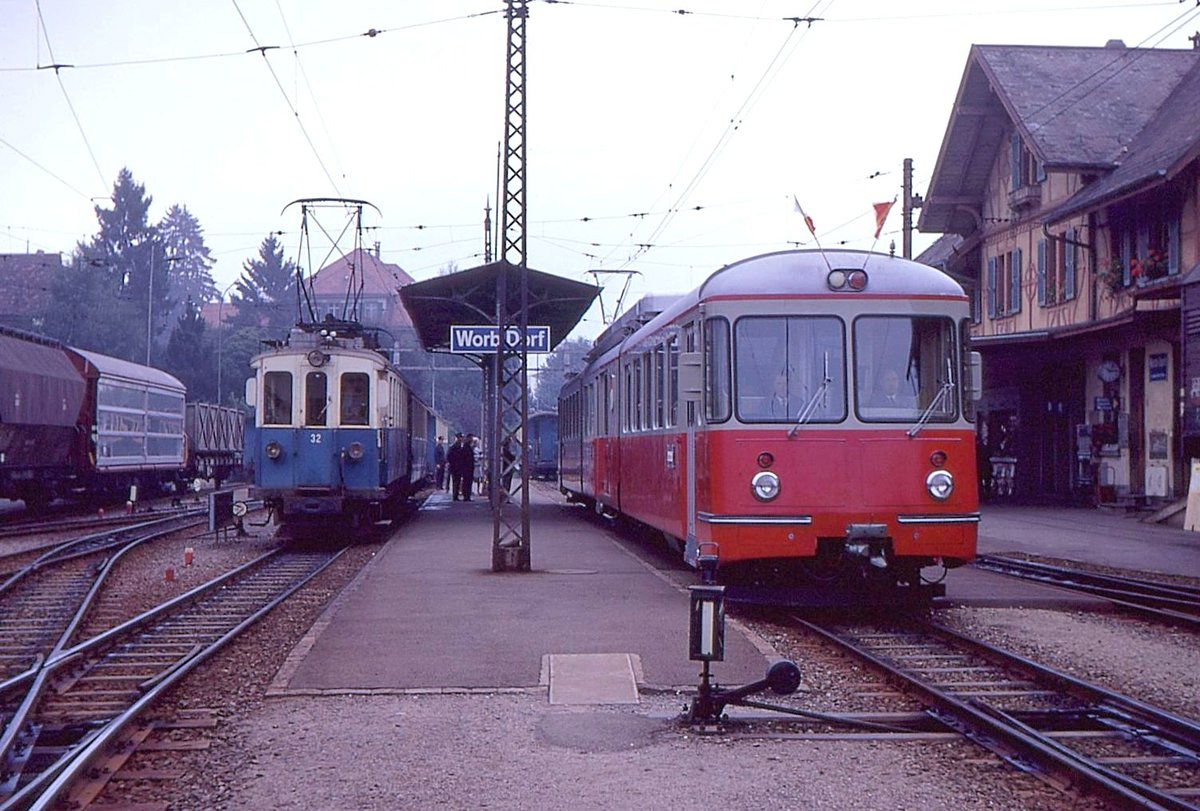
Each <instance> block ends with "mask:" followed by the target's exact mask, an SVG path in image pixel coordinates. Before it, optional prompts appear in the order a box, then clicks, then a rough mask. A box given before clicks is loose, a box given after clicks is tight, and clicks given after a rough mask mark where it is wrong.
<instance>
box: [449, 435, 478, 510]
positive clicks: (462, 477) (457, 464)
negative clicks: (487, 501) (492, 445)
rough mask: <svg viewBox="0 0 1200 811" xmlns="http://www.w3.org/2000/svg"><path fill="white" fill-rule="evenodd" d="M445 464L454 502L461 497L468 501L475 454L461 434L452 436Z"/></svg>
mask: <svg viewBox="0 0 1200 811" xmlns="http://www.w3.org/2000/svg"><path fill="white" fill-rule="evenodd" d="M446 464H447V466H448V467H449V468H450V486H451V488H452V489H453V492H454V500H455V501H458V499H459V496H462V500H463V501H470V500H471V480H472V479H473V478H475V454H474V453H473V452H472V451H471V446H470V445H469V444H467V441H466V439H465V438H464V437H463V435H462V434H461V433H460V434H455V435H454V444H453V445H451V446H450V450H448V451H446Z"/></svg>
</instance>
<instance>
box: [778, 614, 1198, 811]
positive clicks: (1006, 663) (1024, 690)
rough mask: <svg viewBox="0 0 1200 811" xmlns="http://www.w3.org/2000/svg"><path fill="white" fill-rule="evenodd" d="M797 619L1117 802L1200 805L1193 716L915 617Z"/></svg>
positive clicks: (987, 742) (998, 750)
mask: <svg viewBox="0 0 1200 811" xmlns="http://www.w3.org/2000/svg"><path fill="white" fill-rule="evenodd" d="M795 619H796V621H797V622H799V623H800V625H802V626H803V627H804V628H806V629H807V630H809V631H811V632H812V633H814V634H816V635H818V636H820V637H822V638H824V639H826V640H828V641H830V642H832V643H834V644H835V645H837V646H838V647H839V648H841V649H842V650H844V651H847V652H849V653H851V654H852V655H854V656H855V657H857V658H860V659H862V660H864V661H866V662H868V663H870V664H871V665H873V666H874V667H876V668H879V669H881V670H883V671H885V672H886V674H887V675H888V677H889V678H890V679H892V680H893V681H896V682H899V683H901V684H902V685H903V686H904V687H905V688H906V690H908V691H910V692H913V693H915V694H917V695H918V696H919V697H920V699H921V701H922V702H924V703H925V704H926V706H927V707H928V708H929V712H930V714H931V715H933V716H934V717H936V718H937V719H938V720H939V721H940V722H941V723H942V724H943V725H944V726H945V727H947V728H950V729H953V730H955V731H957V732H959V733H960V734H962V735H965V736H966V737H968V738H970V739H971V740H973V741H975V742H977V743H979V744H981V745H982V746H984V747H986V748H988V749H989V750H991V751H992V752H994V753H995V754H996V755H998V756H999V757H1001V758H1002V759H1004V760H1005V761H1007V762H1008V763H1010V764H1012V765H1014V766H1015V767H1017V768H1018V769H1021V770H1022V771H1027V772H1033V773H1035V774H1037V775H1038V776H1040V777H1043V778H1044V779H1047V780H1049V781H1050V782H1052V783H1054V784H1055V785H1058V786H1060V787H1067V786H1070V787H1074V788H1077V789H1079V790H1081V791H1083V792H1086V793H1088V794H1093V795H1096V796H1100V797H1103V798H1104V799H1105V800H1107V801H1108V802H1110V803H1112V804H1114V805H1115V806H1117V807H1132V808H1148V809H1175V810H1176V811H1180V810H1181V809H1191V810H1192V811H1195V809H1197V808H1200V804H1198V803H1200V723H1197V722H1196V721H1194V720H1192V719H1189V718H1184V717H1181V716H1178V715H1175V714H1172V713H1169V712H1166V711H1164V710H1161V709H1158V708H1155V707H1153V706H1150V705H1148V704H1145V703H1143V702H1140V701H1137V700H1136V699H1132V698H1129V697H1127V696H1123V695H1121V694H1119V693H1115V692H1112V691H1110V690H1106V689H1104V688H1101V687H1097V686H1095V685H1092V684H1088V683H1086V682H1084V681H1081V680H1079V679H1076V678H1074V677H1072V676H1070V675H1068V674H1065V673H1062V672H1060V671H1057V670H1053V669H1051V668H1048V667H1045V666H1043V665H1039V664H1037V663H1035V662H1033V661H1030V660H1028V659H1025V658H1023V657H1020V656H1017V655H1016V654H1013V653H1010V652H1007V651H1004V650H1002V649H1000V648H996V647H994V646H991V645H988V644H986V643H983V642H980V641H978V640H974V639H971V638H969V637H966V636H963V635H961V634H958V633H957V632H955V631H952V630H950V629H948V628H944V627H942V626H939V625H936V624H934V623H932V622H927V621H921V620H903V621H897V622H896V623H889V624H882V623H875V622H863V623H853V624H843V623H838V624H832V623H817V622H812V621H809V620H807V619H803V618H799V617H797V618H795Z"/></svg>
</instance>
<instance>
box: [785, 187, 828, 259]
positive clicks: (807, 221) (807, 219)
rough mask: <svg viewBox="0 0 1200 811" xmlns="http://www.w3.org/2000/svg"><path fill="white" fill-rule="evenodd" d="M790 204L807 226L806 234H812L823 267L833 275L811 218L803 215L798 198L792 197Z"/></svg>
mask: <svg viewBox="0 0 1200 811" xmlns="http://www.w3.org/2000/svg"><path fill="white" fill-rule="evenodd" d="M792 202H794V203H795V204H796V210H797V211H799V212H800V216H801V217H803V218H804V224H805V225H807V226H808V233H810V234H812V238H813V242H815V243H816V244H817V250H818V251H820V252H821V258H822V259H824V260H825V267H826V268H828V269H829V272H830V273H833V265H831V264H829V257H828V256H826V255H825V249H824V248H822V247H821V240H820V239H818V238H817V228H816V226H815V225H813V219H812V217H810V216H808V215H807V214H805V213H804V208H803V207H801V205H800V198H799V197H797V196H796V195H794V194H793V195H792Z"/></svg>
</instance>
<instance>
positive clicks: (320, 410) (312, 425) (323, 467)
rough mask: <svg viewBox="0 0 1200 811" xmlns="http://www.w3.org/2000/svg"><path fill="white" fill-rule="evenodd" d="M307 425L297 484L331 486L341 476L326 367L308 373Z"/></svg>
mask: <svg viewBox="0 0 1200 811" xmlns="http://www.w3.org/2000/svg"><path fill="white" fill-rule="evenodd" d="M303 402H304V414H303V426H302V428H301V430H300V436H299V441H298V443H297V444H298V446H299V454H298V456H297V461H298V464H297V465H296V482H295V483H296V486H297V487H328V486H329V485H330V483H332V482H334V481H336V480H337V477H336V473H337V469H336V466H335V458H336V457H335V453H336V452H335V451H334V450H333V444H334V443H333V441H332V439H333V438H332V436H331V432H330V430H329V403H330V392H329V378H328V376H327V375H326V374H325V372H324V371H310V372H308V373H306V374H305V376H304V400H303Z"/></svg>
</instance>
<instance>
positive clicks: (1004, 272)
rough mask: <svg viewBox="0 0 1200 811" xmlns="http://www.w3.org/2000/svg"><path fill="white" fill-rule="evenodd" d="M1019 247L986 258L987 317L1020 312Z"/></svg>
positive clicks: (1020, 271) (1020, 268) (1020, 269)
mask: <svg viewBox="0 0 1200 811" xmlns="http://www.w3.org/2000/svg"><path fill="white" fill-rule="evenodd" d="M1021 273H1022V262H1021V249H1020V248H1016V249H1014V250H1011V251H1009V252H1007V253H1002V254H999V255H998V256H992V257H989V258H988V260H987V300H988V318H1005V317H1007V316H1010V315H1013V314H1014V313H1019V312H1021Z"/></svg>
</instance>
